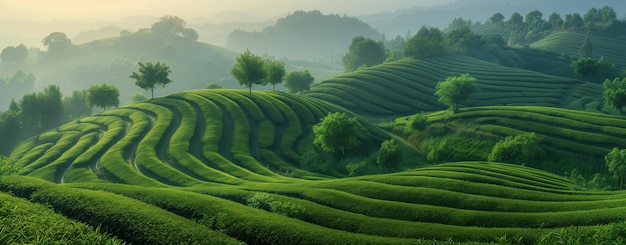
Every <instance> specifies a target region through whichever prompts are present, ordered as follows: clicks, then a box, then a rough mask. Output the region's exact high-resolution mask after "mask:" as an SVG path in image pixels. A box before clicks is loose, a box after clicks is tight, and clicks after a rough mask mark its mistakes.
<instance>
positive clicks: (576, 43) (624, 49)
mask: <svg viewBox="0 0 626 245" xmlns="http://www.w3.org/2000/svg"><path fill="white" fill-rule="evenodd" d="M583 40H585V34H583V33H576V32H557V33H553V34H551V35H549V36H547V37H545V38H543V39H541V40H539V41H537V42H535V43H533V44H531V45H530V47H531V48H533V49H537V50H541V51H545V52H550V53H554V54H559V55H560V54H563V55H565V56H567V57H569V56H572V55H578V50H580V46H581V45H582V44H583ZM589 40H590V42H591V44H592V45H593V57H594V58H599V57H601V56H602V57H604V58H605V59H607V60H609V61H610V62H614V63H615V64H616V65H618V66H620V67H626V40H623V39H617V38H611V37H602V36H594V35H592V36H590V37H589Z"/></svg>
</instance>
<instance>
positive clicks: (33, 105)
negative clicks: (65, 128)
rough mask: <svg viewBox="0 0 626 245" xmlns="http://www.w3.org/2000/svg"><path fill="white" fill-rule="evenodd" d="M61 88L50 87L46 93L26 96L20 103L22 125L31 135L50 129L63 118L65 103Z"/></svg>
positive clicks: (46, 89) (46, 88) (45, 89)
mask: <svg viewBox="0 0 626 245" xmlns="http://www.w3.org/2000/svg"><path fill="white" fill-rule="evenodd" d="M62 96H63V95H62V94H61V89H60V88H59V86H56V85H49V86H48V87H45V88H44V92H39V93H32V94H26V95H24V96H23V97H22V100H21V101H20V108H21V111H22V116H21V119H22V125H23V128H24V129H25V130H28V133H29V134H34V133H38V132H40V131H41V130H46V129H50V128H52V127H54V126H56V125H58V124H59V123H61V121H62V118H63V102H62Z"/></svg>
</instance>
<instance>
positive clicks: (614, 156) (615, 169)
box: [604, 147, 626, 190]
mask: <svg viewBox="0 0 626 245" xmlns="http://www.w3.org/2000/svg"><path fill="white" fill-rule="evenodd" d="M604 162H605V163H606V167H607V168H608V169H609V172H610V173H612V174H614V175H616V176H618V177H619V180H620V181H619V189H620V190H622V189H624V176H625V175H626V149H621V150H620V149H618V148H617V147H616V148H613V150H612V151H611V152H609V153H608V154H606V156H604Z"/></svg>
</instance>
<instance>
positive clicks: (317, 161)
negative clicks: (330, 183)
mask: <svg viewBox="0 0 626 245" xmlns="http://www.w3.org/2000/svg"><path fill="white" fill-rule="evenodd" d="M300 167H301V168H302V169H304V170H307V171H311V172H316V173H326V172H328V171H330V170H331V167H332V164H331V161H330V160H328V159H327V157H325V155H322V154H320V153H319V152H317V151H315V150H312V151H308V152H307V153H304V154H303V155H302V157H301V158H300Z"/></svg>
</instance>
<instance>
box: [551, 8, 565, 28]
mask: <svg viewBox="0 0 626 245" xmlns="http://www.w3.org/2000/svg"><path fill="white" fill-rule="evenodd" d="M548 23H550V25H551V26H552V29H555V30H556V29H561V28H563V18H561V15H560V14H559V13H557V12H554V13H552V14H550V16H549V17H548Z"/></svg>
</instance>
